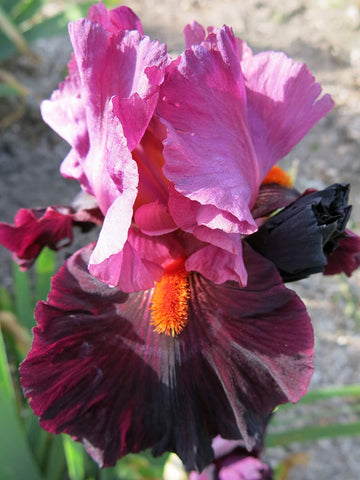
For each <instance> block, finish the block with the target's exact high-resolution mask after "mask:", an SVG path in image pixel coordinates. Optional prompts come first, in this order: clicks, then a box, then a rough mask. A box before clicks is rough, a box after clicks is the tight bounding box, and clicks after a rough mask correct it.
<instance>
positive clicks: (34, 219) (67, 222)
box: [0, 207, 73, 270]
mask: <svg viewBox="0 0 360 480" xmlns="http://www.w3.org/2000/svg"><path fill="white" fill-rule="evenodd" d="M72 213H73V212H72V210H71V208H69V207H48V208H46V209H45V208H38V209H25V208H21V209H20V210H19V211H18V212H17V214H16V216H15V219H14V225H10V224H7V223H0V243H1V244H2V245H4V247H6V248H8V249H9V250H10V251H12V252H13V254H14V258H15V260H16V261H17V262H18V263H19V265H20V267H21V268H22V269H24V270H25V269H27V268H29V267H30V266H31V265H32V264H33V262H34V261H35V259H36V258H37V256H38V255H39V254H40V252H41V250H42V249H43V248H44V247H49V248H51V249H53V250H58V249H59V248H61V247H64V246H65V245H69V244H70V243H71V242H72V240H73V233H72V223H73V220H72V217H73V216H72Z"/></svg>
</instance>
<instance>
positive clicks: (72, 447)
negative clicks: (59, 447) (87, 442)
mask: <svg viewBox="0 0 360 480" xmlns="http://www.w3.org/2000/svg"><path fill="white" fill-rule="evenodd" d="M62 439H63V445H64V452H65V458H66V464H67V468H68V475H69V478H70V480H84V476H85V458H84V456H85V451H84V447H83V446H82V444H81V443H78V442H73V441H72V440H71V438H70V437H69V436H68V435H63V436H62Z"/></svg>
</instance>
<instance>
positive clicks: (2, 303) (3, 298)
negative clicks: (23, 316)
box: [0, 287, 14, 312]
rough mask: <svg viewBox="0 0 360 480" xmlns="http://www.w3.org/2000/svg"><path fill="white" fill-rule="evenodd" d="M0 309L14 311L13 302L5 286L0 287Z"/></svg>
mask: <svg viewBox="0 0 360 480" xmlns="http://www.w3.org/2000/svg"><path fill="white" fill-rule="evenodd" d="M0 310H5V311H6V312H14V304H13V301H12V298H11V296H10V294H9V292H8V291H7V290H5V288H3V287H0Z"/></svg>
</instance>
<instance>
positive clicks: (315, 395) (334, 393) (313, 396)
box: [279, 384, 360, 411]
mask: <svg viewBox="0 0 360 480" xmlns="http://www.w3.org/2000/svg"><path fill="white" fill-rule="evenodd" d="M335 397H360V384H358V385H357V384H355V385H340V386H336V387H324V388H319V389H318V390H312V391H310V392H308V393H307V394H306V395H305V396H304V397H303V398H302V399H301V400H300V401H299V402H298V403H297V405H309V404H312V403H316V402H318V401H319V400H329V399H331V398H335ZM292 406H293V405H292V404H291V403H286V404H285V405H280V406H279V411H280V410H288V409H290V408H291V407H292Z"/></svg>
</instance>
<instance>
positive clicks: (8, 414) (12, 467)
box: [0, 329, 42, 480]
mask: <svg viewBox="0 0 360 480" xmlns="http://www.w3.org/2000/svg"><path fill="white" fill-rule="evenodd" d="M0 445H1V448H0V478H1V480H19V479H23V478H24V479H26V480H42V477H41V475H40V472H39V470H38V468H37V465H36V463H35V462H34V459H33V457H32V455H31V452H30V449H29V445H28V443H27V441H26V434H25V430H24V428H23V425H22V423H21V421H20V419H19V417H18V414H17V410H16V407H15V393H14V389H13V384H12V380H11V375H10V372H9V367H8V363H7V357H6V352H5V347H4V342H3V338H2V334H1V329H0Z"/></svg>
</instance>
